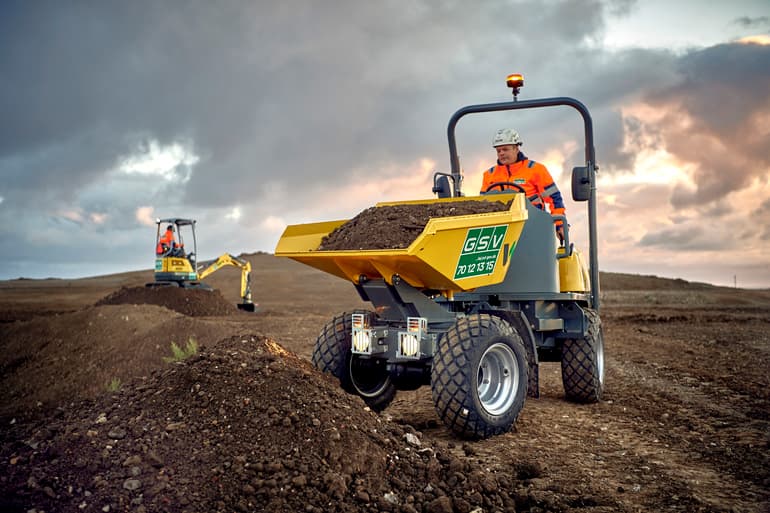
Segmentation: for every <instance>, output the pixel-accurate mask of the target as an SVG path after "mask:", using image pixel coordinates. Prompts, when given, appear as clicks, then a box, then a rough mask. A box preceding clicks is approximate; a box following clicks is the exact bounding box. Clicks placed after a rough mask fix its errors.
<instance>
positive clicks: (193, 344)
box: [163, 337, 198, 363]
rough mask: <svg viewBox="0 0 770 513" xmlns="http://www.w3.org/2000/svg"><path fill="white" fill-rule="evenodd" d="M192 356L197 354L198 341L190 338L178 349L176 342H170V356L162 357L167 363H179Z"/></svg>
mask: <svg viewBox="0 0 770 513" xmlns="http://www.w3.org/2000/svg"><path fill="white" fill-rule="evenodd" d="M194 354H198V341H197V340H195V339H194V338H193V337H190V338H189V339H188V340H187V344H186V345H185V346H184V348H181V347H179V346H178V345H177V344H176V342H171V356H164V357H163V361H164V362H167V363H170V362H181V361H182V360H186V359H187V358H189V357H191V356H192V355H194Z"/></svg>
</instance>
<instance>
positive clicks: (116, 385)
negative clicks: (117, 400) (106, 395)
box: [106, 378, 123, 392]
mask: <svg viewBox="0 0 770 513" xmlns="http://www.w3.org/2000/svg"><path fill="white" fill-rule="evenodd" d="M122 384H123V383H122V382H121V381H120V378H112V379H111V380H110V381H109V382H108V383H107V385H106V387H107V391H108V392H117V391H118V390H120V386H121V385H122Z"/></svg>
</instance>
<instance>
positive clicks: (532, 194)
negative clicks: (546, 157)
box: [481, 158, 564, 226]
mask: <svg viewBox="0 0 770 513" xmlns="http://www.w3.org/2000/svg"><path fill="white" fill-rule="evenodd" d="M498 182H511V183H515V184H517V185H519V186H520V187H521V188H522V189H524V194H526V195H527V199H528V200H529V201H530V202H532V204H533V205H535V206H536V207H537V208H539V209H541V210H545V205H546V204H547V205H548V211H549V212H550V213H551V215H564V200H563V199H562V197H561V192H560V191H559V188H558V187H556V183H555V182H554V181H553V178H552V177H551V173H549V172H548V169H546V167H545V166H544V165H543V164H540V163H539V162H535V161H534V160H529V159H526V158H525V159H523V160H519V161H518V162H514V163H513V164H507V165H502V164H498V165H496V166H493V167H490V168H489V169H488V170H487V171H485V172H484V181H483V182H482V184H481V192H482V194H483V193H484V192H486V191H487V188H488V187H489V186H490V185H492V184H493V183H498ZM500 189H513V190H516V188H515V187H512V186H510V185H501V186H498V187H494V188H492V189H491V191H490V192H493V191H497V190H500ZM554 222H555V223H556V226H561V225H562V221H561V219H557V220H555V221H554Z"/></svg>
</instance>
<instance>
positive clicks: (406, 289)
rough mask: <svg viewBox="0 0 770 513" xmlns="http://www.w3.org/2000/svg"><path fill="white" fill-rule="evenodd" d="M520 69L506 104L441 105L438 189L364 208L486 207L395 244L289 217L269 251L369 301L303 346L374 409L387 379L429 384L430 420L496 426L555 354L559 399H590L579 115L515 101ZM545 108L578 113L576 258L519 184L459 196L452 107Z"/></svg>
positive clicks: (589, 198) (436, 222)
mask: <svg viewBox="0 0 770 513" xmlns="http://www.w3.org/2000/svg"><path fill="white" fill-rule="evenodd" d="M521 80H522V79H520V77H519V78H517V77H516V76H511V77H509V81H508V82H509V86H511V87H513V89H514V99H513V101H511V102H502V103H493V104H481V105H471V106H467V107H463V108H462V109H460V110H458V111H457V112H455V114H454V115H453V116H452V118H451V119H450V122H449V126H448V130H447V132H448V138H449V149H450V162H451V172H450V173H436V174H435V176H434V187H433V192H434V193H437V195H438V196H439V197H438V198H433V199H425V200H417V201H405V202H395V203H379V204H377V205H376V206H375V208H376V209H381V208H387V207H389V206H394V205H398V206H406V205H418V206H419V205H423V206H427V205H429V204H431V203H453V202H467V201H469V200H472V201H480V202H498V203H500V204H501V205H500V209H499V210H498V211H495V212H483V213H478V214H468V215H452V216H446V217H437V218H432V219H430V220H429V221H428V222H427V224H426V225H425V227H424V228H423V230H422V231H421V232H420V233H419V235H418V236H417V237H416V238H415V239H414V240H413V241H412V242H410V243H409V244H408V246H407V247H403V248H386V249H363V250H361V249H356V248H352V249H334V250H324V249H319V248H320V247H321V245H322V241H324V240H325V238H326V237H328V236H329V235H330V234H332V233H333V232H334V231H335V229H337V228H340V227H342V226H343V225H345V224H346V223H347V222H348V220H338V221H327V222H320V223H310V224H302V225H293V226H288V227H287V228H286V230H285V231H284V233H283V235H282V237H281V238H280V240H279V242H278V245H277V247H276V250H275V254H276V255H277V256H283V257H288V258H292V259H294V260H297V261H299V262H302V263H305V264H307V265H310V266H312V267H315V268H318V269H320V270H322V271H325V272H328V273H330V274H333V275H335V276H339V277H340V278H343V279H346V280H349V281H350V282H351V283H352V284H353V285H354V286H355V288H356V289H357V291H358V293H359V294H360V296H361V297H362V298H363V299H364V300H366V301H369V302H370V303H371V304H372V309H371V310H361V311H353V312H345V313H342V314H340V315H338V316H336V317H335V318H333V319H332V320H330V321H329V322H328V323H327V325H326V326H325V327H324V328H323V330H322V331H321V333H320V334H319V336H318V339H317V340H316V343H315V347H314V350H313V356H312V361H313V364H314V365H315V366H316V367H317V368H318V369H320V370H322V371H324V372H328V373H331V374H333V375H334V376H336V377H337V378H338V379H339V380H340V384H341V386H342V387H343V388H344V389H345V390H347V391H348V392H350V393H353V394H357V395H359V396H361V397H362V398H363V400H364V401H365V402H366V403H367V404H368V405H369V406H370V407H371V408H372V409H374V410H376V411H380V410H383V409H385V408H386V407H387V406H388V405H389V404H390V402H391V401H392V400H393V399H394V397H395V394H396V392H397V391H398V390H414V389H416V388H418V387H421V386H423V385H429V386H430V387H431V390H432V396H433V401H434V404H435V407H436V411H437V413H438V415H439V417H440V418H441V419H442V421H443V422H444V423H445V424H446V425H447V426H448V427H449V428H450V429H451V430H452V431H454V432H455V433H456V434H458V435H459V436H461V437H465V438H485V437H489V436H493V435H497V434H501V433H505V432H507V431H509V430H510V429H511V427H512V426H513V424H514V422H515V421H516V418H517V417H518V415H519V412H520V411H521V409H522V407H523V406H524V402H525V399H526V397H527V396H528V395H530V396H535V397H536V396H538V395H539V385H538V365H539V363H540V362H542V361H558V362H561V368H562V381H563V385H564V390H565V394H566V396H567V398H568V399H570V400H574V401H578V402H595V401H598V400H599V399H600V397H601V394H602V389H603V385H604V344H603V336H602V327H601V321H600V318H599V274H598V262H597V248H596V241H597V235H596V232H597V228H596V188H595V183H596V181H595V180H596V179H595V170H596V164H595V157H594V147H593V128H592V122H591V117H590V114H589V112H588V110H587V109H586V107H585V106H584V105H583V104H582V103H580V102H578V101H577V100H574V99H572V98H565V97H559V98H546V99H535V100H523V101H519V100H518V99H517V98H516V95H517V94H518V90H519V87H521V84H522V82H521ZM551 106H568V107H572V108H574V109H576V110H577V111H578V112H579V113H580V115H581V116H582V117H583V121H584V128H585V157H586V160H585V164H584V165H583V166H580V167H576V168H574V169H573V172H572V196H573V199H574V200H575V201H585V202H587V205H588V221H589V222H588V232H589V251H588V257H589V258H588V260H589V261H588V262H586V261H585V260H584V258H583V255H582V254H581V253H580V252H579V251H578V250H577V249H576V248H574V245H573V244H571V243H570V237H569V226H568V225H567V223H566V222H565V223H564V227H565V234H564V241H563V242H562V243H560V242H559V240H558V239H557V238H556V236H555V231H554V218H553V217H552V216H551V215H550V214H549V213H548V212H546V211H544V210H541V209H539V208H537V207H535V206H533V205H532V204H530V203H529V201H528V200H527V199H526V197H525V195H524V194H523V193H520V192H517V191H513V192H511V191H510V190H506V191H501V192H495V191H491V190H490V191H489V192H488V193H487V194H484V195H480V196H474V197H467V196H464V195H463V193H462V173H461V171H460V164H459V159H458V156H457V150H456V143H455V136H454V132H455V126H456V124H457V122H458V121H459V120H460V119H461V118H462V117H463V116H465V115H467V114H473V113H482V112H496V111H508V110H511V111H515V110H519V109H531V108H540V107H551ZM499 189H501V190H502V189H504V187H499Z"/></svg>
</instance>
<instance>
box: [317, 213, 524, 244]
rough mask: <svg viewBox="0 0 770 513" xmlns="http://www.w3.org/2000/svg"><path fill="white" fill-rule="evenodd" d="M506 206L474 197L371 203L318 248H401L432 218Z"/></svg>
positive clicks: (330, 235)
mask: <svg viewBox="0 0 770 513" xmlns="http://www.w3.org/2000/svg"><path fill="white" fill-rule="evenodd" d="M509 208H510V202H509V203H507V204H506V203H501V202H498V201H475V200H467V201H452V202H439V203H415V204H404V205H384V206H381V207H370V208H367V209H366V210H364V211H363V212H361V213H360V214H358V215H357V216H355V217H354V218H352V219H351V220H350V221H348V222H346V223H345V224H343V225H342V226H339V227H338V228H336V229H335V230H334V231H332V232H331V233H330V234H329V235H327V236H326V237H324V238H323V240H321V244H320V246H319V247H318V250H319V251H333V250H349V249H359V250H368V249H403V248H407V247H409V245H410V244H411V243H412V242H414V240H415V239H416V238H417V236H418V235H419V234H420V233H421V232H422V231H423V230H424V229H425V225H426V224H428V221H429V220H430V219H431V218H437V217H454V216H463V215H470V214H482V213H487V212H501V211H503V210H508V209H509Z"/></svg>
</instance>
